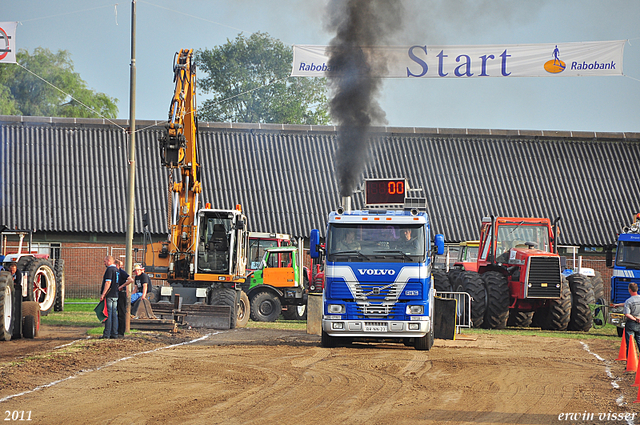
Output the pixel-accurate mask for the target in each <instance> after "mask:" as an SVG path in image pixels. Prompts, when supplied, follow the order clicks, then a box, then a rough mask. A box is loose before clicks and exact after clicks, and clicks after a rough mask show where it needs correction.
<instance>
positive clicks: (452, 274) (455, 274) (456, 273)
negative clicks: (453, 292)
mask: <svg viewBox="0 0 640 425" xmlns="http://www.w3.org/2000/svg"><path fill="white" fill-rule="evenodd" d="M463 271H464V270H460V269H449V273H448V274H447V277H448V278H449V285H450V286H451V289H455V288H456V285H457V281H458V278H459V277H460V274H461V273H462V272H463Z"/></svg>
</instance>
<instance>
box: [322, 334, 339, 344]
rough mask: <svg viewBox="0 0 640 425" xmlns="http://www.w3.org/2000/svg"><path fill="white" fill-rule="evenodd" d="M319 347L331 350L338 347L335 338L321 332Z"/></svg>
mask: <svg viewBox="0 0 640 425" xmlns="http://www.w3.org/2000/svg"><path fill="white" fill-rule="evenodd" d="M320 346H322V347H323V348H333V347H336V346H338V341H337V338H335V337H332V336H329V334H328V333H326V332H325V331H322V336H321V337H320Z"/></svg>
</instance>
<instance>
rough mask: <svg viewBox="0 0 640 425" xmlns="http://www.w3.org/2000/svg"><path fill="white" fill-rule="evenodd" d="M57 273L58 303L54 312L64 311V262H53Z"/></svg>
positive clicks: (54, 306)
mask: <svg viewBox="0 0 640 425" xmlns="http://www.w3.org/2000/svg"><path fill="white" fill-rule="evenodd" d="M53 261H54V265H53V268H54V271H55V272H56V302H55V304H54V305H53V311H64V296H65V295H64V260H60V259H58V260H53Z"/></svg>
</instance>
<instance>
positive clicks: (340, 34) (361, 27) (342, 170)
mask: <svg viewBox="0 0 640 425" xmlns="http://www.w3.org/2000/svg"><path fill="white" fill-rule="evenodd" d="M402 11H403V7H402V4H401V2H399V1H393V0H336V1H330V2H329V4H328V22H327V29H328V30H329V31H330V32H335V34H336V35H335V37H334V38H333V40H331V43H330V47H329V52H328V53H329V63H328V65H329V66H330V67H331V68H332V69H335V70H336V71H337V72H335V73H331V74H330V75H329V76H328V81H329V89H330V91H331V101H330V112H331V118H332V119H333V122H334V123H335V124H336V125H337V126H338V150H337V152H336V171H337V173H338V184H339V187H340V195H341V196H350V195H351V194H352V193H353V191H354V189H355V188H356V186H357V185H358V183H359V179H360V175H361V174H362V171H363V169H364V166H365V164H366V161H367V158H368V157H369V149H368V147H369V129H370V127H371V125H383V124H386V123H387V120H386V114H385V112H384V111H383V110H382V109H381V108H380V105H379V103H378V100H377V97H378V95H379V94H380V89H381V88H382V80H381V79H380V78H379V76H380V74H381V73H383V72H384V71H385V70H386V67H387V64H386V60H385V58H384V57H382V56H376V55H374V54H372V52H371V50H370V49H367V47H372V46H379V45H384V44H388V41H389V38H390V36H391V35H393V34H394V33H395V32H396V30H397V29H399V28H401V25H402V22H401V20H402V19H401V15H402Z"/></svg>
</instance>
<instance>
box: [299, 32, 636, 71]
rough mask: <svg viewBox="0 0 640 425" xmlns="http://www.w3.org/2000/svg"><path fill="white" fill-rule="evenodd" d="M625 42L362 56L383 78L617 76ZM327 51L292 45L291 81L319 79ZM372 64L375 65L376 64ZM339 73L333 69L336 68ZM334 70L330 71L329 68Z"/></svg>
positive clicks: (395, 50) (392, 49)
mask: <svg viewBox="0 0 640 425" xmlns="http://www.w3.org/2000/svg"><path fill="white" fill-rule="evenodd" d="M625 43H626V40H617V41H593V42H584V43H558V44H511V45H509V44H503V45H486V46H420V45H415V46H377V47H365V48H363V49H362V50H363V52H364V54H365V55H367V56H369V57H372V56H375V57H376V58H377V59H381V60H384V61H386V64H387V71H386V73H381V74H379V75H376V77H385V78H476V77H480V78H482V77H551V76H560V77H577V76H602V75H622V56H623V52H624V45H625ZM329 49H331V47H328V46H310V45H296V46H293V69H292V71H291V76H292V77H325V76H327V73H331V72H338V73H339V72H340V69H330V66H329V65H328V64H329V54H328V52H329ZM377 59H376V60H377ZM337 67H338V68H339V66H337ZM334 68H336V67H335V66H334Z"/></svg>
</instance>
